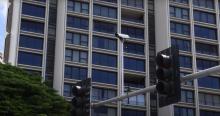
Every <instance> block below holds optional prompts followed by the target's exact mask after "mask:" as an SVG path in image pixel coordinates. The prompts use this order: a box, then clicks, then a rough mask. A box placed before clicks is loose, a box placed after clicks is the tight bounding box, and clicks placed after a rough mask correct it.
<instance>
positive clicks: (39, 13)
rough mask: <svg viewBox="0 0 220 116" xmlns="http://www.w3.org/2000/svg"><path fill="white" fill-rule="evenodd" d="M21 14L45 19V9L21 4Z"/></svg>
mask: <svg viewBox="0 0 220 116" xmlns="http://www.w3.org/2000/svg"><path fill="white" fill-rule="evenodd" d="M22 14H25V15H31V16H36V17H42V18H44V17H45V7H43V6H38V5H33V4H27V3H23V4H22Z"/></svg>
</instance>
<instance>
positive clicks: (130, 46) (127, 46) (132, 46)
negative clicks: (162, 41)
mask: <svg viewBox="0 0 220 116" xmlns="http://www.w3.org/2000/svg"><path fill="white" fill-rule="evenodd" d="M124 50H125V52H127V53H133V54H141V55H144V45H141V44H136V43H128V42H125V43H124Z"/></svg>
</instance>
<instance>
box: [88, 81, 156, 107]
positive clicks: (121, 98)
mask: <svg viewBox="0 0 220 116" xmlns="http://www.w3.org/2000/svg"><path fill="white" fill-rule="evenodd" d="M155 90H156V85H153V86H150V87H146V88H144V89H140V90H137V91H134V92H131V93H128V94H126V95H122V96H117V97H114V98H111V99H108V100H105V101H100V102H98V103H92V104H91V106H92V107H98V106H101V105H104V104H107V103H111V102H115V101H121V100H123V99H125V98H129V97H132V96H136V95H140V94H143V93H146V92H153V91H155Z"/></svg>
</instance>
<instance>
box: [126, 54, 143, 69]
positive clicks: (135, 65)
mask: <svg viewBox="0 0 220 116" xmlns="http://www.w3.org/2000/svg"><path fill="white" fill-rule="evenodd" d="M124 68H125V69H129V70H135V71H142V72H145V61H144V60H139V59H133V58H127V57H124Z"/></svg>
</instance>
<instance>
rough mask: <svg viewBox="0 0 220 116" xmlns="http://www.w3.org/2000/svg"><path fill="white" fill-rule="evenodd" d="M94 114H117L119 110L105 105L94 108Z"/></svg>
mask: <svg viewBox="0 0 220 116" xmlns="http://www.w3.org/2000/svg"><path fill="white" fill-rule="evenodd" d="M92 116H117V110H116V109H115V108H108V107H105V106H102V107H97V108H93V109H92Z"/></svg>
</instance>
